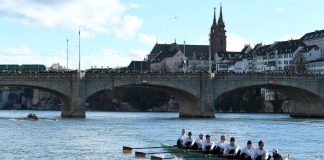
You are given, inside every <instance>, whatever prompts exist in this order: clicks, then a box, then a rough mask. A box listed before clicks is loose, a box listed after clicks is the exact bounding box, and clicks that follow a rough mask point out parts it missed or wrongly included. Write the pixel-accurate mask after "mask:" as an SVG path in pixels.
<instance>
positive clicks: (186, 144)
mask: <svg viewBox="0 0 324 160" xmlns="http://www.w3.org/2000/svg"><path fill="white" fill-rule="evenodd" d="M194 144H195V139H194V138H192V133H191V132H189V133H188V136H187V137H186V138H185V140H184V145H183V146H182V147H184V148H188V149H193V146H194Z"/></svg>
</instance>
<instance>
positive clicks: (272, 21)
mask: <svg viewBox="0 0 324 160" xmlns="http://www.w3.org/2000/svg"><path fill="white" fill-rule="evenodd" d="M221 4H222V6H223V16H224V21H225V26H226V27H225V29H226V31H227V32H226V34H227V50H229V51H240V50H241V49H242V48H243V47H244V45H245V44H251V45H252V46H254V45H255V44H257V43H260V42H262V43H264V44H269V43H273V42H274V41H283V40H289V39H296V38H300V37H301V36H302V35H304V34H305V33H307V32H312V31H315V30H322V29H324V19H323V18H322V17H321V16H322V15H323V7H324V1H322V0H298V1H297V0H244V1H242V0H241V1H239V0H226V1H225V0H223V1H220V0H203V1H201V0H0V26H1V27H0V64H44V65H46V66H51V65H52V64H53V63H60V64H61V65H63V66H64V67H67V59H68V68H70V69H77V68H78V61H79V56H78V55H79V49H78V48H79V36H78V34H79V29H80V35H81V38H80V44H81V45H80V53H81V68H82V69H87V68H91V67H94V66H96V67H105V68H106V67H108V66H109V67H120V66H127V65H128V64H129V63H130V61H131V60H143V59H144V58H145V56H146V55H147V54H149V53H150V51H151V49H152V48H153V47H154V45H155V44H156V43H163V44H164V43H173V42H175V41H176V42H177V43H178V44H182V43H183V42H184V41H186V44H205V45H207V44H208V38H209V37H208V34H209V30H210V27H211V24H212V20H213V14H214V7H216V16H217V17H218V15H219V8H220V5H221ZM67 39H68V42H69V43H68V52H67ZM67 53H68V57H69V58H67Z"/></svg>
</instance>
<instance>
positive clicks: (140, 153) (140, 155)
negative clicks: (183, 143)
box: [135, 151, 179, 157]
mask: <svg viewBox="0 0 324 160" xmlns="http://www.w3.org/2000/svg"><path fill="white" fill-rule="evenodd" d="M161 153H179V151H178V152H177V151H166V152H150V153H144V152H138V151H136V152H135V157H145V156H146V155H147V154H161Z"/></svg>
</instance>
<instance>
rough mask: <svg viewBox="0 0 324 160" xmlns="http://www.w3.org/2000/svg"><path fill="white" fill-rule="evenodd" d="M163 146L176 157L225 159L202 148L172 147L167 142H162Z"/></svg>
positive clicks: (194, 159)
mask: <svg viewBox="0 0 324 160" xmlns="http://www.w3.org/2000/svg"><path fill="white" fill-rule="evenodd" d="M161 146H162V147H163V148H164V149H165V150H167V151H168V152H170V153H172V155H173V156H175V158H174V159H192V160H198V159H199V160H200V159H206V160H224V159H225V158H223V157H219V156H217V155H212V154H206V153H205V152H203V151H200V150H190V149H185V148H178V147H174V146H172V147H170V146H168V145H165V144H161Z"/></svg>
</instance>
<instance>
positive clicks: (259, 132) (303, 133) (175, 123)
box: [0, 110, 324, 160]
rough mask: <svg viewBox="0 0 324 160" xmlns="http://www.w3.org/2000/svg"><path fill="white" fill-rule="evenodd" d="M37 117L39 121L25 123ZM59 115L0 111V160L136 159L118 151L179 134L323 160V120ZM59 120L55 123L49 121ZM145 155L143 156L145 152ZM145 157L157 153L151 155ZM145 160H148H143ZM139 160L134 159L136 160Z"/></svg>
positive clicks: (281, 116) (270, 116)
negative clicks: (224, 139) (261, 144)
mask: <svg viewBox="0 0 324 160" xmlns="http://www.w3.org/2000/svg"><path fill="white" fill-rule="evenodd" d="M30 112H33V113H36V114H37V115H38V116H39V117H40V120H38V121H29V120H25V119H24V117H25V116H26V115H27V114H28V113H30ZM59 115H60V112H58V111H15V110H10V111H9V110H1V111H0V155H1V158H0V159H112V160H119V159H123V160H125V159H136V158H134V154H123V153H122V146H131V147H145V146H159V145H160V143H164V144H174V143H175V141H176V139H177V138H178V136H179V134H180V130H181V128H186V129H187V131H192V132H193V135H194V137H197V135H198V133H200V132H203V133H205V134H206V133H207V134H210V135H211V137H212V139H213V140H215V141H218V139H219V137H220V135H221V134H226V136H227V139H229V138H230V137H232V136H233V137H236V139H237V143H238V144H239V145H240V146H242V147H244V146H245V145H246V141H247V140H249V139H250V140H252V141H253V143H254V145H255V146H257V141H259V140H260V139H262V140H263V141H264V142H265V147H266V148H267V149H269V150H271V149H272V148H274V147H276V148H278V149H279V152H280V153H289V154H290V159H296V160H305V159H324V151H323V149H324V138H323V135H324V120H322V119H293V118H290V117H289V116H288V115H287V114H242V113H216V118H215V119H179V118H178V113H143V112H137V113H131V112H87V118H86V119H61V118H60V117H59ZM53 118H58V120H56V121H55V120H53ZM144 151H145V150H144ZM146 151H150V152H152V151H154V152H155V151H162V150H161V149H154V150H153V149H151V150H146ZM147 159H148V158H147ZM137 160H138V159H137Z"/></svg>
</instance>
